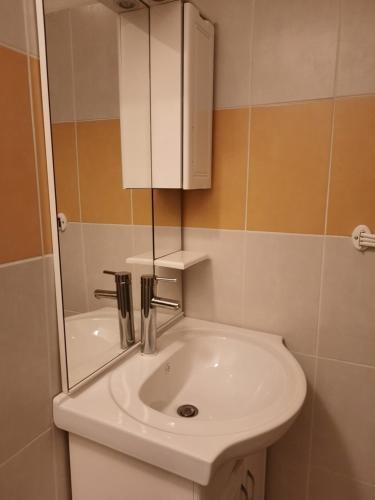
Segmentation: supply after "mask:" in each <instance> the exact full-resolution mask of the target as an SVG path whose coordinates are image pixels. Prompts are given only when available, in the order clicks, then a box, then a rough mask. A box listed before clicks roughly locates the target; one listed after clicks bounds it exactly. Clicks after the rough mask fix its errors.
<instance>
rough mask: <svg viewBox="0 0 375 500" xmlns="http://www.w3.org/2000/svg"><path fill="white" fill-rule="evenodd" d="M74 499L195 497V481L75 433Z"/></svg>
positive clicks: (71, 439) (72, 443)
mask: <svg viewBox="0 0 375 500" xmlns="http://www.w3.org/2000/svg"><path fill="white" fill-rule="evenodd" d="M69 443H70V464H71V478H72V491H73V500H148V499H150V500H166V499H168V500H193V495H194V484H193V483H192V482H191V481H188V480H187V479H184V478H182V477H179V476H176V475H175V474H171V473H170V472H166V471H164V470H162V469H159V468H158V467H154V466H153V465H149V464H146V463H145V462H141V461H139V460H136V459H134V458H131V457H129V456H127V455H124V454H122V453H119V452H117V451H114V450H111V449H110V448H107V447H105V446H102V445H99V444H97V443H94V442H92V441H89V440H87V439H83V438H81V437H79V436H76V435H74V434H70V435H69Z"/></svg>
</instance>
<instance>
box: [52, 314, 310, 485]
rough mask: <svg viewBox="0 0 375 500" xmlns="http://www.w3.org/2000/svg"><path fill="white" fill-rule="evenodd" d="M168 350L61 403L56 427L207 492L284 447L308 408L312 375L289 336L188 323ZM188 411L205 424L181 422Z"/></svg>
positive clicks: (172, 335) (135, 359)
mask: <svg viewBox="0 0 375 500" xmlns="http://www.w3.org/2000/svg"><path fill="white" fill-rule="evenodd" d="M158 348H159V351H158V353H157V354H156V355H152V356H150V355H148V356H144V355H141V354H140V353H139V352H134V353H132V354H131V355H130V356H129V357H127V358H126V359H124V360H123V361H121V363H119V365H118V366H116V367H114V368H112V369H111V370H110V371H109V372H108V373H106V374H104V375H102V376H101V378H99V379H98V380H96V381H94V382H93V383H92V384H91V385H90V386H88V387H87V388H85V389H83V390H81V391H80V392H79V393H78V394H77V395H73V396H66V395H60V396H58V397H57V398H55V402H54V415H55V422H56V424H57V425H58V426H59V427H61V428H63V429H65V430H67V431H70V432H73V433H76V434H79V435H81V436H83V437H86V438H88V439H92V440H93V441H96V442H99V443H101V444H104V445H106V446H109V447H111V448H114V449H116V450H119V451H122V452H124V453H126V454H128V455H130V456H133V457H136V458H138V459H141V460H143V461H145V462H148V463H151V464H153V465H156V466H158V467H161V468H164V469H166V470H168V471H170V472H174V473H176V474H178V475H180V476H183V477H186V478H187V479H190V480H193V481H195V482H197V483H199V484H202V485H205V484H208V482H209V480H210V477H211V476H212V474H213V471H214V470H215V469H216V467H217V466H218V465H219V464H220V463H222V462H224V461H225V460H227V459H230V458H234V457H239V456H245V455H249V454H251V453H255V452H257V451H259V450H261V449H264V448H266V447H268V446H269V445H271V444H272V443H274V442H275V441H276V440H277V439H279V438H280V437H281V436H282V435H283V434H284V433H285V431H286V430H287V429H288V428H289V426H290V425H291V424H292V422H293V420H294V419H295V417H296V416H297V415H298V412H299V410H300V408H301V406H302V404H303V401H304V399H305V395H306V380H305V377H304V374H303V372H302V370H301V368H300V366H299V365H298V363H297V362H296V360H295V359H294V358H293V356H292V355H291V354H290V353H289V351H288V350H287V349H286V348H285V347H284V345H283V343H282V338H281V337H279V336H276V335H269V334H265V333H260V332H254V331H250V330H244V329H241V328H236V327H232V326H227V325H220V324H215V323H209V322H205V321H200V320H194V319H189V318H184V319H183V320H181V321H180V322H179V323H178V324H176V325H175V326H174V327H172V328H171V329H170V330H169V331H168V332H167V333H165V334H163V335H162V336H161V337H160V338H159V339H158ZM184 404H192V405H194V406H195V407H197V408H198V414H197V415H196V416H194V417H191V418H184V417H181V416H179V415H178V414H177V408H178V407H179V406H180V405H184Z"/></svg>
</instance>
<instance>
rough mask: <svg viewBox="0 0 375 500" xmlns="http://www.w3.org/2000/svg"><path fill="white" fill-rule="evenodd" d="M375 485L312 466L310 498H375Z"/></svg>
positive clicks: (323, 499) (361, 499)
mask: <svg viewBox="0 0 375 500" xmlns="http://www.w3.org/2000/svg"><path fill="white" fill-rule="evenodd" d="M374 498H375V485H371V484H367V483H361V482H359V481H355V480H353V479H351V478H350V477H346V476H343V475H342V474H334V473H332V472H330V471H328V470H326V469H321V468H319V467H312V469H311V476H310V485H309V500H336V499H337V500H374Z"/></svg>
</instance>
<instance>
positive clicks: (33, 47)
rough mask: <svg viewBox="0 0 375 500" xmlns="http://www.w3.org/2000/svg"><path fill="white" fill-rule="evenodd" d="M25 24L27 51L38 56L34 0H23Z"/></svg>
mask: <svg viewBox="0 0 375 500" xmlns="http://www.w3.org/2000/svg"><path fill="white" fill-rule="evenodd" d="M23 5H24V15H25V24H26V30H27V51H28V53H29V54H30V55H33V56H36V57H38V56H39V48H38V32H37V26H36V11H35V1H34V2H32V1H30V0H23Z"/></svg>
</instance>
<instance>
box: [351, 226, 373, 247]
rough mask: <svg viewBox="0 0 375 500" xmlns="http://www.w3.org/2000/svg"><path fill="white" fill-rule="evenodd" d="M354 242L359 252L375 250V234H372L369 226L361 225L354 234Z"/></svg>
mask: <svg viewBox="0 0 375 500" xmlns="http://www.w3.org/2000/svg"><path fill="white" fill-rule="evenodd" d="M352 242H353V245H354V248H356V249H357V250H361V251H364V250H367V249H368V248H375V234H372V233H371V229H370V228H369V227H368V226H364V225H359V226H357V227H356V228H355V229H354V231H353V232H352Z"/></svg>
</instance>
